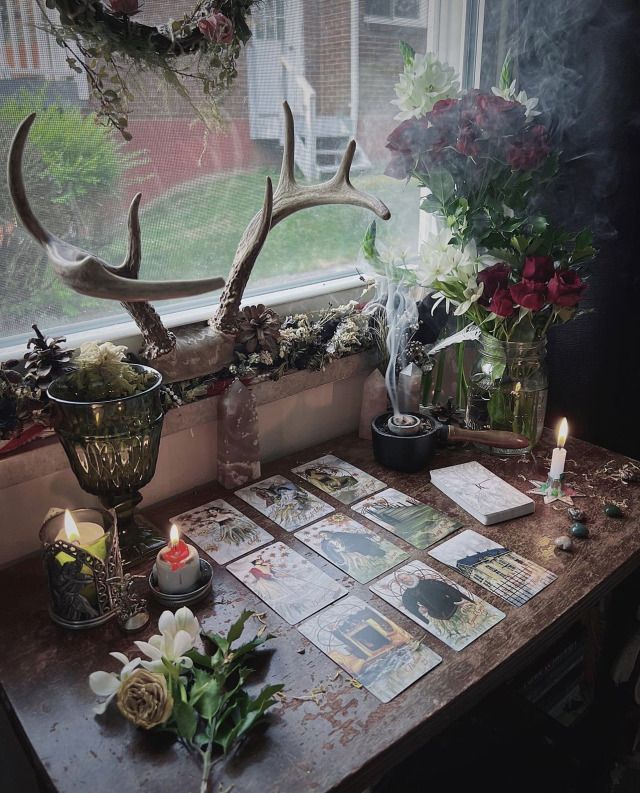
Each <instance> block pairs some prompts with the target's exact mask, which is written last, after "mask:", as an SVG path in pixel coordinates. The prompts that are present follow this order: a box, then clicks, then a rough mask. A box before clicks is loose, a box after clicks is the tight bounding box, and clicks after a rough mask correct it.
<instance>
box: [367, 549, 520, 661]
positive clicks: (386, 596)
mask: <svg viewBox="0 0 640 793" xmlns="http://www.w3.org/2000/svg"><path fill="white" fill-rule="evenodd" d="M370 589H371V591H372V592H375V593H376V595H380V597H381V598H382V599H383V600H386V601H387V603H391V605H392V606H395V608H397V609H398V610H399V611H401V612H402V613H403V614H406V615H407V617H410V618H411V619H412V620H413V621H414V622H417V623H418V625H422V627H423V628H426V630H428V631H429V633H432V634H433V635H434V636H435V637H437V638H438V639H440V640H441V641H443V642H444V643H445V644H447V645H449V647H452V648H453V649H454V650H462V648H463V647H466V646H467V645H468V644H471V642H472V641H474V640H475V639H477V638H478V636H482V634H483V633H485V631H488V630H489V628H492V627H493V626H494V625H495V624H496V623H498V622H500V620H501V619H504V614H503V612H502V611H500V610H499V609H497V608H495V607H494V606H491V605H489V603H485V601H484V600H481V599H480V598H479V597H476V596H475V595H474V594H472V593H471V592H469V590H468V589H465V588H464V587H463V586H460V585H459V584H456V583H455V582H454V581H451V580H450V579H449V578H446V577H445V576H443V575H442V574H441V573H439V572H438V571H437V570H434V569H433V568H432V567H429V566H428V565H426V564H424V562H420V561H419V560H417V559H416V560H413V561H411V562H408V563H407V564H403V565H402V567H400V568H398V570H394V571H393V573H390V574H389V575H388V576H385V577H384V578H381V579H380V581H376V583H375V584H372V585H371V587H370Z"/></svg>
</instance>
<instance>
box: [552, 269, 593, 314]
mask: <svg viewBox="0 0 640 793" xmlns="http://www.w3.org/2000/svg"><path fill="white" fill-rule="evenodd" d="M548 288H549V302H551V303H553V305H554V306H560V307H561V308H569V307H571V306H575V305H576V303H579V302H580V299H581V297H582V295H583V293H584V290H585V289H586V288H587V285H586V284H585V283H584V281H583V280H582V279H581V278H580V277H579V276H578V273H576V272H575V270H558V271H557V272H556V273H555V275H554V276H553V278H552V279H551V280H550V281H549V284H548Z"/></svg>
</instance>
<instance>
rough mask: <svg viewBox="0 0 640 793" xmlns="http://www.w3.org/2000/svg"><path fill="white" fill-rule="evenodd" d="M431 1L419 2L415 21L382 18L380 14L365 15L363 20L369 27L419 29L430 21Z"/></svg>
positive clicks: (422, 0)
mask: <svg viewBox="0 0 640 793" xmlns="http://www.w3.org/2000/svg"><path fill="white" fill-rule="evenodd" d="M389 2H390V3H392V4H393V3H395V2H396V0H389ZM429 5H430V3H429V0H418V16H417V17H416V18H415V19H413V18H412V17H397V16H382V15H379V14H367V13H366V11H365V14H364V16H363V20H364V22H365V23H366V24H369V25H397V26H398V27H407V28H408V27H412V28H419V27H421V26H422V25H425V24H427V20H428V15H427V11H428V6H429Z"/></svg>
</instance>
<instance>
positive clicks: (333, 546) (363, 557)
mask: <svg viewBox="0 0 640 793" xmlns="http://www.w3.org/2000/svg"><path fill="white" fill-rule="evenodd" d="M295 536H296V537H297V539H299V540H301V541H302V542H303V543H305V545H308V546H309V547H310V548H313V550H314V551H316V552H317V553H319V554H320V555H321V556H324V558H325V559H328V560H329V561H330V562H331V563H332V564H334V565H335V566H336V567H339V568H340V569H341V570H344V571H345V573H348V574H349V575H350V576H351V577H352V578H355V579H356V581H359V582H360V583H361V584H366V583H367V581H371V579H372V578H376V577H377V576H379V575H382V573H385V572H386V571H387V570H390V569H391V568H392V567H395V566H396V565H397V564H400V562H403V561H404V560H405V559H408V558H409V554H408V553H407V552H406V551H403V550H402V548H398V546H397V545H394V543H392V542H389V540H385V539H384V537H381V536H380V534H379V533H378V532H375V531H371V530H370V529H367V528H365V527H364V526H362V525H361V524H360V523H358V522H357V521H355V520H352V519H351V518H349V517H347V516H346V515H343V514H342V513H341V512H334V514H333V515H329V517H328V518H324V519H323V520H320V521H318V522H317V523H314V524H312V525H311V526H307V527H306V528H305V529H300V531H298V532H296V535H295Z"/></svg>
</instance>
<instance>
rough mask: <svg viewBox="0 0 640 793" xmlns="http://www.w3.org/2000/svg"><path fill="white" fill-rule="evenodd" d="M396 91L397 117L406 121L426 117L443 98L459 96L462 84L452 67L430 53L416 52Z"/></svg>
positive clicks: (401, 76) (405, 69)
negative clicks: (419, 53)
mask: <svg viewBox="0 0 640 793" xmlns="http://www.w3.org/2000/svg"><path fill="white" fill-rule="evenodd" d="M395 92H396V96H397V97H398V98H397V99H394V100H393V102H392V104H394V105H397V106H398V108H399V109H400V112H399V113H398V115H397V116H396V119H398V120H400V121H404V120H405V119H408V118H420V117H421V116H424V115H425V113H428V112H429V111H430V110H431V109H432V108H433V106H434V105H435V103H436V102H438V101H439V100H440V99H450V98H453V97H457V96H458V95H459V93H460V83H459V82H458V81H457V80H456V73H455V70H454V69H453V68H452V67H451V66H448V65H447V64H445V63H442V62H441V61H439V60H438V59H437V58H436V56H435V55H434V54H433V53H431V52H427V53H426V54H425V55H415V56H414V57H413V60H412V61H411V62H410V63H405V65H404V71H403V73H402V74H401V75H400V82H399V83H397V85H396V86H395Z"/></svg>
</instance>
